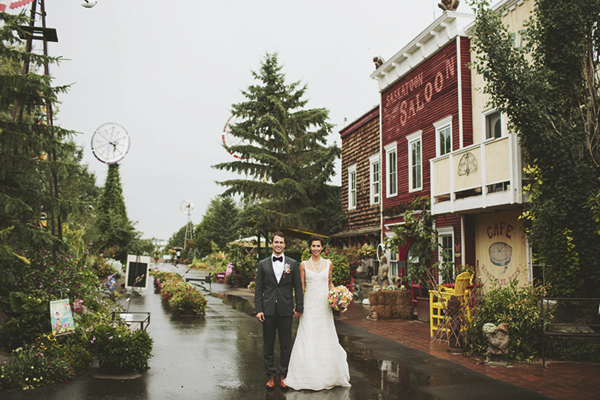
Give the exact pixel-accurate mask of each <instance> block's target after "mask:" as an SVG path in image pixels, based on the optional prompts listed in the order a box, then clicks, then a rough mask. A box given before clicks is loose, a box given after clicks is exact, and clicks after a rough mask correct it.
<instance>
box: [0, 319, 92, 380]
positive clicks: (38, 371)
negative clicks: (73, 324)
mask: <svg viewBox="0 0 600 400" xmlns="http://www.w3.org/2000/svg"><path fill="white" fill-rule="evenodd" d="M69 336H70V337H73V336H79V337H81V331H79V332H76V333H73V334H71V335H69ZM69 339H70V338H69ZM12 356H13V359H12V361H11V362H9V363H7V364H4V365H2V367H1V373H0V389H1V390H7V389H32V388H36V387H41V386H47V385H51V384H54V383H57V382H65V381H69V380H71V379H73V378H74V377H75V376H76V375H77V374H79V373H82V372H83V371H85V370H86V368H87V367H88V366H89V365H90V362H91V360H92V357H91V355H90V353H89V352H88V351H87V350H86V349H85V347H84V345H83V341H81V340H68V339H67V338H66V337H58V338H55V337H54V336H52V335H44V336H40V337H38V338H37V339H36V340H35V341H34V342H33V343H32V344H28V345H24V346H23V347H19V348H17V349H15V350H14V351H13V352H12Z"/></svg>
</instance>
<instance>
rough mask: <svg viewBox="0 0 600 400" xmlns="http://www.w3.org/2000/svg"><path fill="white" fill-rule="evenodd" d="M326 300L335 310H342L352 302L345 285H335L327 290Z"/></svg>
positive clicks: (350, 294)
mask: <svg viewBox="0 0 600 400" xmlns="http://www.w3.org/2000/svg"><path fill="white" fill-rule="evenodd" d="M327 302H329V305H330V306H331V308H333V309H334V310H336V311H341V312H344V311H346V310H347V309H348V306H349V305H350V303H352V293H350V291H349V290H348V288H347V287H346V286H337V287H334V288H333V289H331V290H330V291H329V294H328V295H327Z"/></svg>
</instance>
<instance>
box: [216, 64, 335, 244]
mask: <svg viewBox="0 0 600 400" xmlns="http://www.w3.org/2000/svg"><path fill="white" fill-rule="evenodd" d="M281 69H282V67H281V66H280V65H279V63H278V58H277V54H268V53H267V54H266V56H265V58H264V60H263V62H262V65H261V68H260V71H259V72H252V74H253V76H254V78H255V79H256V80H257V81H259V84H256V85H250V86H249V87H248V89H247V90H246V91H242V93H243V95H244V96H245V97H246V99H247V101H245V102H242V103H238V104H234V105H233V106H232V108H233V111H232V112H233V115H234V116H235V117H237V118H238V119H239V120H240V121H241V122H239V123H237V124H234V125H233V126H232V127H231V131H230V134H231V135H232V136H233V137H235V138H237V139H239V141H240V142H239V144H237V145H232V146H229V147H227V146H226V148H227V150H228V151H230V152H231V153H234V154H237V155H239V159H237V160H235V161H230V162H225V163H221V164H217V165H214V166H213V167H214V168H217V169H220V170H227V171H232V172H237V173H238V174H240V175H245V176H246V178H245V179H242V178H239V179H231V180H227V181H224V182H219V183H220V184H221V185H223V186H227V187H228V189H227V190H225V192H224V193H223V196H229V195H234V194H241V195H243V197H244V200H245V202H246V204H250V205H249V206H247V207H246V208H245V209H244V212H243V216H242V218H244V219H246V220H248V219H254V220H256V221H258V225H257V228H258V229H260V230H272V229H277V228H281V227H296V228H300V229H308V230H318V231H319V232H321V233H331V232H335V231H338V230H339V229H340V228H341V223H342V221H343V218H344V217H343V212H342V208H341V200H340V196H339V193H340V191H339V188H337V189H336V188H335V186H332V185H330V183H329V182H330V179H331V177H332V175H333V174H334V162H335V159H336V158H338V157H339V156H340V154H341V150H340V148H339V147H338V146H337V145H335V144H334V145H332V146H328V145H327V136H328V134H329V133H330V132H331V129H332V125H331V124H330V123H329V122H327V119H328V114H329V111H328V110H326V109H325V108H313V109H304V106H305V105H306V103H307V100H303V96H304V94H305V92H306V86H300V82H295V83H292V84H289V85H288V84H286V82H285V75H284V74H283V73H282V72H281Z"/></svg>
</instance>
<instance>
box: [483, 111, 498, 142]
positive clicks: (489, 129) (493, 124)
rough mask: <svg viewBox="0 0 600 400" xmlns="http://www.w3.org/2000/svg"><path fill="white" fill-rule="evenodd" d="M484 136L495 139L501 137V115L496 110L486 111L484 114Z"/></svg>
mask: <svg viewBox="0 0 600 400" xmlns="http://www.w3.org/2000/svg"><path fill="white" fill-rule="evenodd" d="M484 123H485V138H486V139H497V138H499V137H502V116H501V114H500V113H499V112H498V111H496V110H492V111H488V112H487V113H485V114H484Z"/></svg>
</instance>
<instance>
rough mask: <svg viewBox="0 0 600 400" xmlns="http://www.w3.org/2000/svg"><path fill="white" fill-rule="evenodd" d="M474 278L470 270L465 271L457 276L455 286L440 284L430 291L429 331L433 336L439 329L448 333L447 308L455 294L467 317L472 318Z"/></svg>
mask: <svg viewBox="0 0 600 400" xmlns="http://www.w3.org/2000/svg"><path fill="white" fill-rule="evenodd" d="M472 279H473V275H472V274H471V273H470V272H463V273H462V274H460V275H458V276H457V277H456V282H455V283H454V287H447V286H444V285H438V287H437V290H430V291H429V333H430V336H431V338H433V337H434V333H435V332H436V331H437V330H438V329H442V330H444V332H445V333H448V323H447V322H448V321H445V319H446V309H447V307H448V300H450V297H452V296H455V297H456V298H457V299H458V300H460V302H461V309H462V311H463V314H464V315H465V317H466V319H468V320H470V319H471V311H470V307H469V304H468V303H469V299H470V295H469V294H470V291H471V289H469V287H468V286H469V285H470V284H471V281H472Z"/></svg>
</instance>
